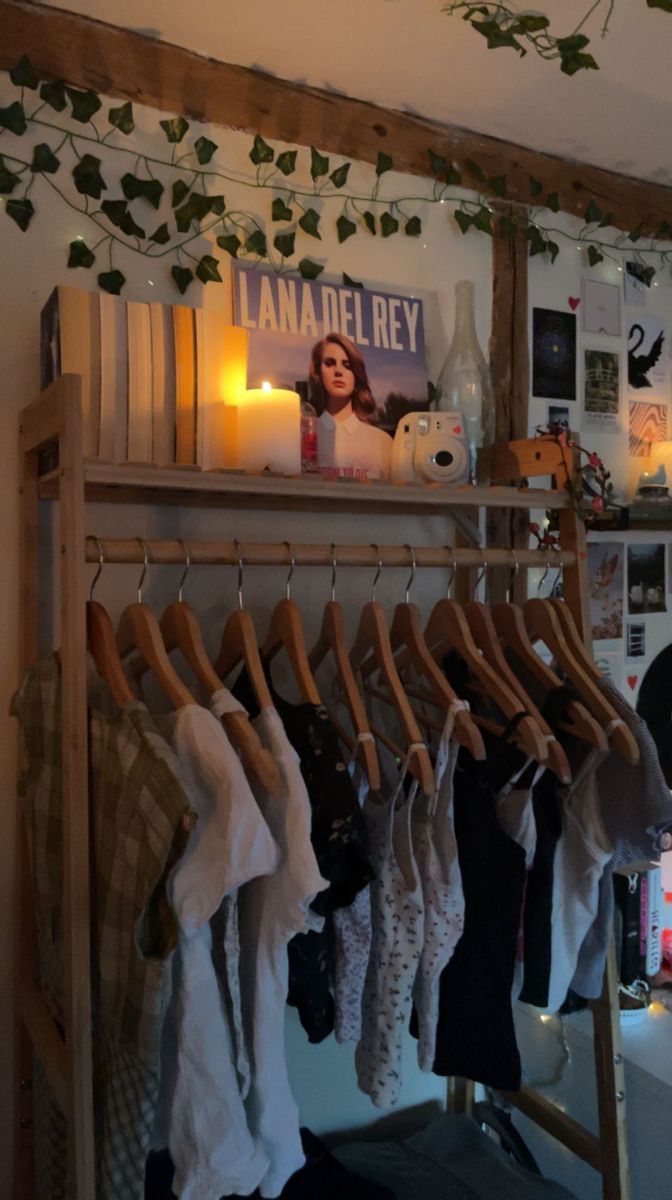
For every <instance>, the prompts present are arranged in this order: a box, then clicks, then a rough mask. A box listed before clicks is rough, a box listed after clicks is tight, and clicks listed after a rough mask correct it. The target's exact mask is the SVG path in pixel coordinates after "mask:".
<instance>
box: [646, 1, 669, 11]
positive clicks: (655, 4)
mask: <svg viewBox="0 0 672 1200" xmlns="http://www.w3.org/2000/svg"><path fill="white" fill-rule="evenodd" d="M646 3H647V7H648V8H660V9H662V11H663V12H666V13H672V0H646Z"/></svg>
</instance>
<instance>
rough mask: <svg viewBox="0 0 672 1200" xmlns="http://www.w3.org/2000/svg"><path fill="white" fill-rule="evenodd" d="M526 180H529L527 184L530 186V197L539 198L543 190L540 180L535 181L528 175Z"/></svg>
mask: <svg viewBox="0 0 672 1200" xmlns="http://www.w3.org/2000/svg"><path fill="white" fill-rule="evenodd" d="M528 180H529V184H530V195H531V196H540V195H541V193H542V192H543V190H544V185H543V183H542V182H541V180H540V179H535V178H534V176H533V175H529V176H528Z"/></svg>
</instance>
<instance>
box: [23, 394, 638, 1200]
mask: <svg viewBox="0 0 672 1200" xmlns="http://www.w3.org/2000/svg"><path fill="white" fill-rule="evenodd" d="M54 443H56V445H57V449H58V464H59V466H58V488H57V494H58V498H59V501H60V504H59V516H58V528H59V538H58V544H59V548H60V555H59V575H60V583H59V588H60V646H61V655H62V736H63V845H64V864H63V871H64V874H63V907H62V919H63V946H64V964H63V965H64V983H65V987H64V1028H63V1030H60V1029H59V1028H58V1027H57V1025H56V1023H55V1021H54V1020H53V1018H52V1015H51V1012H50V1010H49V1007H48V1005H47V1002H46V1000H45V998H44V996H43V995H42V993H41V991H40V989H39V986H38V983H37V970H36V961H37V960H36V939H35V928H34V918H33V896H32V887H31V881H30V874H29V862H28V855H27V844H26V838H25V833H24V831H23V822H22V820H21V819H19V822H18V827H19V846H18V858H17V869H18V888H17V912H16V1022H17V1055H16V1083H17V1097H18V1099H17V1116H16V1130H15V1181H14V1200H34V1196H35V1181H34V1171H33V1146H32V1118H33V1113H32V1096H31V1086H30V1081H31V1074H32V1058H33V1054H34V1053H35V1054H37V1056H38V1057H39V1059H40V1061H41V1063H42V1064H43V1067H44V1070H45V1072H46V1076H47V1080H48V1082H49V1085H50V1087H51V1090H52V1092H53V1094H54V1097H55V1099H56V1100H57V1101H58V1103H59V1105H60V1107H61V1108H62V1109H63V1112H64V1114H65V1117H66V1122H67V1127H68V1164H69V1169H70V1172H71V1179H72V1181H73V1196H74V1200H93V1197H95V1149H94V1132H93V1082H92V1054H91V994H90V950H89V931H90V862H89V828H88V825H89V822H88V807H87V805H86V804H83V803H81V797H85V796H87V795H88V758H87V700H86V620H85V601H86V588H85V552H84V547H85V500H86V469H85V463H84V460H83V457H82V416H81V389H80V380H79V378H78V377H76V376H67V375H66V376H62V377H61V379H59V380H58V381H57V382H56V383H55V384H53V385H52V386H51V387H50V388H49V389H47V391H46V392H44V393H43V394H42V395H41V397H40V398H39V400H38V401H36V402H35V403H34V404H33V405H31V406H29V407H28V408H27V409H25V410H24V411H23V413H22V414H21V424H20V435H19V449H20V455H21V526H22V527H21V558H20V590H21V595H20V665H21V668H22V670H23V671H25V670H27V669H28V668H29V667H30V666H31V665H32V664H33V663H35V661H36V660H37V657H38V582H39V580H38V572H39V555H38V503H39V499H40V478H39V461H40V454H41V452H42V451H43V450H45V449H46V448H47V447H49V446H52V445H53V444H54ZM481 467H482V470H483V471H484V472H485V473H486V475H487V478H488V479H489V480H490V482H491V483H496V482H497V481H498V480H500V479H506V480H511V479H520V478H523V477H525V478H529V477H532V476H534V475H551V476H554V477H555V478H556V480H557V486H558V489H559V490H558V492H557V501H558V507H559V514H560V516H559V519H560V540H561V544H562V547H563V549H565V550H571V551H574V552H575V559H574V564H573V565H572V566H567V567H565V570H564V583H565V595H566V598H567V601H568V603H569V604H570V606H571V608H572V611H573V614H574V617H575V620H576V622H577V625H578V627H579V630H580V631H581V632H582V634H583V636H584V638H586V637H587V636H588V633H589V623H588V615H587V580H586V545H585V530H584V527H583V525H582V523H581V522H580V521H579V520H578V518H577V516H576V514H575V513H574V512H573V510H572V509H571V508H570V507H569V506H568V504H567V499H566V494H565V492H564V490H563V489H564V482H565V479H566V478H567V473H568V472H571V471H572V470H573V467H574V464H573V461H572V456H571V453H570V451H569V450H568V449H567V447H566V446H561V445H559V443H558V442H557V441H555V440H554V439H550V438H549V439H545V438H541V439H526V440H523V441H519V442H509V443H506V444H503V445H502V446H497V447H494V448H492V449H491V450H489V451H486V452H484V453H483V454H482V455H481ZM130 474H131V473H130V472H129V475H130ZM158 474H160V472H159V473H157V471H156V469H155V468H154V469H153V480H154V481H156V479H157V475H158ZM122 475H123V470H122ZM117 482H118V473H117ZM334 486H335V489H336V490H335V492H334V494H335V495H338V494H339V492H340V493H341V494H342V495H343V496H344V497H345V496H347V495H350V494H351V493H350V492H349V491H348V489H345V488H344V489H342V490H341V489H339V488H338V485H334ZM359 486H360V487H361V486H362V485H359ZM324 490H325V496H326V494H327V491H328V489H327V488H325V489H324ZM288 494H289V492H288ZM368 494H369V490H368V489H365V488H364V489H363V490H362V492H361V497H362V500H363V501H364V502H365V503H366V500H367V497H368ZM386 494H388V493H386ZM133 495H134V498H135V499H136V500H138V499H140V498H142V496H141V489H140V488H139V486H138V484H137V483H135V484H134V492H133ZM428 495H430V493H429V492H428ZM431 495H432V496H433V497H434V503H435V510H436V504H437V497H440V504H441V506H442V508H441V511H445V513H446V514H449V513H450V509H451V507H453V508H457V509H464V508H466V507H468V506H469V505H473V504H474V503H475V502H477V503H479V504H483V505H485V506H486V507H488V506H490V507H495V506H496V507H501V506H502V505H503V504H504V505H505V504H506V503H507V498H508V501H509V503H510V504H511V505H513V506H515V507H518V508H521V507H525V506H526V504H527V498H526V496H525V494H524V493H523V494H522V495H521V493H520V491H519V490H516V489H513V488H510V489H503V488H498V487H494V488H493V489H492V491H491V492H488V490H487V489H485V488H483V487H478V488H474V489H472V490H470V491H467V492H465V490H464V489H457V488H456V489H450V490H449V489H445V490H444V491H443V492H441V493H437V492H436V491H434V492H432V493H431ZM539 495H540V493H538V492H531V493H530V502H532V501H533V500H535V501H536V502H538V501H539ZM400 496H403V493H400ZM106 498H107V499H110V495H109V494H108V495H107V496H106ZM158 498H159V493H158V492H157V491H156V490H150V488H149V487H148V488H147V489H146V490H145V493H144V499H145V502H147V503H152V502H156V500H157V499H158ZM211 498H212V496H211V492H210V493H209V494H208V495H207V496H205V495H203V496H201V497H198V498H196V499H192V500H191V501H187V500H185V503H186V502H191V503H197V504H198V503H200V504H204V503H207V502H208V500H210V499H211ZM172 499H173V502H174V497H173V498H172ZM548 499H549V501H550V500H552V496H551V495H550V493H549V494H548ZM330 502H331V503H332V504H333V500H331V501H330ZM395 502H396V501H395ZM401 503H402V504H403V499H402V501H401ZM428 503H429V501H428ZM408 511H410V510H408ZM486 555H487V551H486ZM78 798H79V801H80V802H79V803H77V800H78ZM593 1016H594V1023H595V1058H596V1072H597V1093H598V1108H599V1127H600V1136H599V1137H597V1136H596V1135H594V1134H592V1133H590V1132H589V1131H587V1130H585V1129H583V1128H582V1127H581V1126H580V1125H578V1124H577V1122H575V1121H573V1120H572V1119H571V1118H569V1117H568V1116H567V1115H566V1114H565V1113H562V1112H561V1111H560V1110H559V1109H557V1108H555V1106H553V1105H552V1104H550V1103H549V1101H547V1100H545V1099H544V1098H543V1097H541V1096H539V1095H537V1094H536V1093H534V1092H532V1091H531V1090H529V1089H527V1088H524V1089H523V1090H522V1091H521V1092H519V1093H516V1094H515V1095H512V1096H511V1097H510V1099H511V1101H512V1103H513V1104H515V1105H516V1106H517V1107H518V1108H519V1109H520V1110H521V1111H522V1112H524V1113H525V1115H526V1116H528V1117H530V1118H531V1119H532V1120H534V1121H536V1122H537V1123H538V1124H539V1125H540V1126H542V1127H543V1128H544V1129H546V1130H548V1132H550V1133H551V1134H553V1136H555V1137H556V1138H558V1139H559V1140H560V1141H561V1142H562V1143H563V1144H564V1145H566V1146H568V1147H569V1148H570V1149H571V1150H573V1151H574V1152H575V1153H577V1154H579V1156H580V1157H581V1158H583V1159H584V1160H585V1161H586V1162H588V1163H590V1165H591V1166H593V1167H594V1168H595V1169H596V1170H597V1171H599V1172H600V1173H601V1175H602V1179H603V1196H604V1200H629V1196H630V1191H629V1176H628V1158H627V1144H626V1137H625V1100H624V1097H625V1086H624V1070H623V1056H622V1049H621V1036H620V1019H619V1007H618V992H617V980H616V973H615V964H614V959H613V956H612V957H611V958H610V960H609V965H608V969H607V973H606V976H605V986H604V991H603V994H602V997H601V999H600V1000H599V1001H598V1002H597V1003H596V1004H595V1005H594V1009H593ZM456 1090H458V1091H459V1092H460V1093H461V1095H462V1098H463V1100H464V1098H465V1097H466V1096H467V1095H468V1090H469V1089H468V1087H464V1086H463V1083H460V1081H456Z"/></svg>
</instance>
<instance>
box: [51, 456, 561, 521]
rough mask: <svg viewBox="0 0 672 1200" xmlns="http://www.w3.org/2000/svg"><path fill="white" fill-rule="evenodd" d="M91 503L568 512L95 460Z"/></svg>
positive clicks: (531, 492)
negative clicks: (486, 508)
mask: <svg viewBox="0 0 672 1200" xmlns="http://www.w3.org/2000/svg"><path fill="white" fill-rule="evenodd" d="M59 481H60V476H59V471H58V470H53V471H49V472H48V473H47V474H45V475H42V476H41V477H40V480H39V495H40V499H42V500H56V499H58V494H59ZM84 484H85V493H86V499H87V500H89V501H93V502H96V501H97V502H108V503H109V502H113V503H115V504H117V503H120V502H121V503H129V504H133V503H145V504H146V503H148V502H151V503H155V504H187V505H189V504H190V505H196V506H200V507H209V506H215V507H216V506H219V505H222V506H223V505H226V506H227V507H231V506H232V505H233V506H235V505H240V506H241V507H248V508H254V507H264V508H268V507H269V502H270V504H272V505H277V507H279V508H284V509H291V508H305V507H306V506H307V505H308V504H309V505H310V507H311V508H317V509H319V508H325V509H331V510H333V508H334V505H335V504H336V505H337V506H338V508H339V509H340V510H341V511H348V510H360V509H370V510H374V511H379V512H390V511H396V512H406V513H410V512H415V511H417V510H422V511H424V512H425V513H426V512H427V511H430V512H431V511H432V510H433V511H435V512H442V511H445V510H446V509H448V508H471V507H473V506H475V505H480V504H485V505H487V506H488V507H493V506H494V507H498V506H501V507H508V508H524V509H529V508H543V509H545V508H549V507H553V508H567V507H568V505H569V500H568V497H567V495H566V493H565V492H564V491H551V490H549V489H546V488H515V487H504V486H495V487H487V486H484V485H483V484H477V485H475V486H473V487H470V486H469V485H467V484H464V485H459V486H440V485H438V484H425V485H421V484H394V483H387V482H382V481H377V480H376V481H375V482H370V483H356V482H351V481H349V480H342V481H341V480H325V479H313V478H310V477H306V476H302V477H285V476H279V475H270V474H269V475H246V474H244V473H243V472H240V471H223V470H222V471H201V470H200V469H199V468H196V467H194V468H192V467H155V466H151V465H134V464H131V463H128V464H125V463H122V464H117V463H106V462H100V461H97V460H93V459H91V460H87V461H86V463H85V466H84Z"/></svg>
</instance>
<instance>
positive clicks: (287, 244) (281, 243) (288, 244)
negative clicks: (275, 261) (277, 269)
mask: <svg viewBox="0 0 672 1200" xmlns="http://www.w3.org/2000/svg"><path fill="white" fill-rule="evenodd" d="M295 240H296V234H295V233H294V231H293V230H292V232H291V233H276V235H275V237H274V238H273V245H274V246H275V248H276V250H277V252H278V254H281V255H282V257H283V258H291V257H292V255H293V253H294V242H295Z"/></svg>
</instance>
